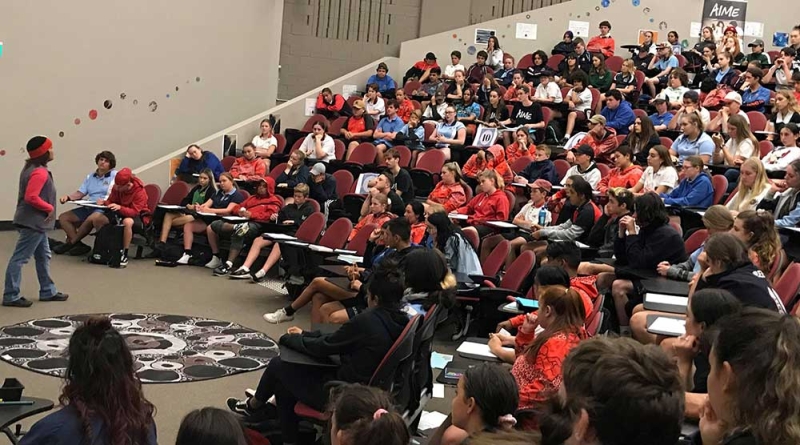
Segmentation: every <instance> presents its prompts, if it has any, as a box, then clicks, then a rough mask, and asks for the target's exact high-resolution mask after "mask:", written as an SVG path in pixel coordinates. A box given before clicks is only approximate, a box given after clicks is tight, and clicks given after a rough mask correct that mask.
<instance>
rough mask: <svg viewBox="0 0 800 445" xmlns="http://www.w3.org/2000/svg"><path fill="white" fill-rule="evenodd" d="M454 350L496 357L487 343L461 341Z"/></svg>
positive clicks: (510, 349)
mask: <svg viewBox="0 0 800 445" xmlns="http://www.w3.org/2000/svg"><path fill="white" fill-rule="evenodd" d="M515 304H516V303H515ZM503 349H506V350H508V351H511V352H514V349H513V348H505V347H504V348H503ZM456 351H457V352H460V353H462V354H472V355H477V356H480V357H487V358H497V356H496V355H494V354H492V351H490V350H489V345H484V344H481V343H472V342H469V341H465V342H464V343H461V346H459V347H458V349H456Z"/></svg>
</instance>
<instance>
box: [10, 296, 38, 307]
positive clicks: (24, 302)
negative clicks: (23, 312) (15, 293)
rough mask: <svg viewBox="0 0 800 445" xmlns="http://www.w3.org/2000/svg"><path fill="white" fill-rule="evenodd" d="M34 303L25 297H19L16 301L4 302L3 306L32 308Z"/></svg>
mask: <svg viewBox="0 0 800 445" xmlns="http://www.w3.org/2000/svg"><path fill="white" fill-rule="evenodd" d="M32 304H33V301H31V300H28V299H27V298H25V297H19V298H17V299H16V300H14V301H5V300H3V306H10V307H31V305H32Z"/></svg>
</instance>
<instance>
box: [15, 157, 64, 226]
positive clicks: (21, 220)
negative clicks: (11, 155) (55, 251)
mask: <svg viewBox="0 0 800 445" xmlns="http://www.w3.org/2000/svg"><path fill="white" fill-rule="evenodd" d="M36 168H39V166H37V165H33V164H32V165H28V166H26V167H25V168H24V169H22V173H20V175H19V193H18V195H17V211H16V213H14V225H15V226H19V227H26V228H28V229H33V230H38V231H40V232H44V231H47V230H53V228H54V227H55V224H56V221H55V218H53V219H51V220H50V221H47V222H45V219H47V213H45V212H43V211H41V210H39V209H36V208H34V207H33V206H31V205H30V204H28V203H27V202H25V190H26V189H27V188H28V181H29V180H30V177H31V173H32V172H33V170H34V169H36ZM39 197H40V198H42V200H44V201H45V202H47V203H49V204H50V205H52V206H53V211H54V212H55V208H56V186H55V184H53V174H52V173H50V171H49V170H48V172H47V182H45V183H44V186H43V187H42V191H41V192H39Z"/></svg>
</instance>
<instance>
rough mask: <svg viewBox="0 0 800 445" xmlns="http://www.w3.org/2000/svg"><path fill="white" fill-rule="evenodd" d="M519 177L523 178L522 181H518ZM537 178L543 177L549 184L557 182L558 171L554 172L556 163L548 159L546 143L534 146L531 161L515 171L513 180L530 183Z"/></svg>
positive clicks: (548, 151)
mask: <svg viewBox="0 0 800 445" xmlns="http://www.w3.org/2000/svg"><path fill="white" fill-rule="evenodd" d="M520 179H524V181H520ZM537 179H544V180H545V181H548V182H549V183H550V184H558V172H556V165H555V164H553V161H551V160H550V147H548V146H547V145H538V146H536V152H535V157H534V158H533V162H531V163H530V164H528V166H527V167H525V168H524V169H523V170H522V171H521V172H519V173H517V175H516V177H515V178H514V181H515V182H526V183H532V182H534V181H536V180H537Z"/></svg>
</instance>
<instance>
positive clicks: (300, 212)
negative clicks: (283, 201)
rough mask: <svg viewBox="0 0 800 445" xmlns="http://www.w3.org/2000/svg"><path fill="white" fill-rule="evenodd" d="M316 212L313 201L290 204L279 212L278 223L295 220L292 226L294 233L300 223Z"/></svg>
mask: <svg viewBox="0 0 800 445" xmlns="http://www.w3.org/2000/svg"><path fill="white" fill-rule="evenodd" d="M312 213H314V207H312V206H311V203H310V202H308V201H306V202H304V203H303V205H301V206H299V207H298V206H297V204H289V205H287V206H285V207H284V208H282V209H281V210H280V211H279V212H278V223H279V224H280V223H283V222H284V221H294V224H291V226H292V233H294V231H295V230H297V228H298V227H300V224H302V223H303V221H305V220H306V218H308V217H309V216H311V214H312Z"/></svg>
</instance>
